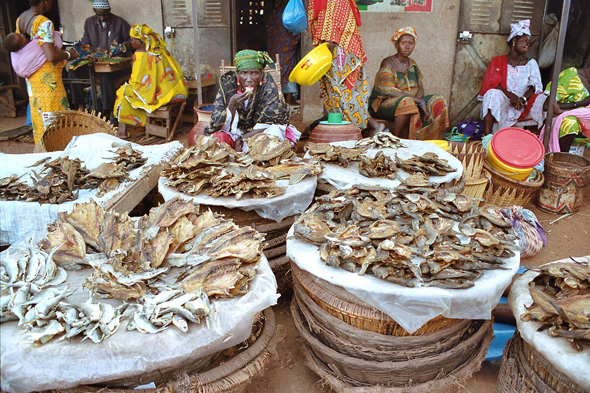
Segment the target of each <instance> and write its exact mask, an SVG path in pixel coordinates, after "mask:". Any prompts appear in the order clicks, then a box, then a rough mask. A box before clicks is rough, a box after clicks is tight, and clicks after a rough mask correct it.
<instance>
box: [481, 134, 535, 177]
mask: <svg viewBox="0 0 590 393" xmlns="http://www.w3.org/2000/svg"><path fill="white" fill-rule="evenodd" d="M490 146H491V148H492V150H493V151H494V155H495V156H496V157H497V158H498V159H499V160H500V161H502V162H503V163H504V164H506V165H509V166H513V167H515V168H523V169H524V168H532V167H534V166H535V165H537V164H538V163H540V162H541V160H542V159H543V156H544V155H545V147H543V143H542V142H541V141H540V140H539V138H537V136H536V135H535V134H533V133H532V132H530V131H527V130H523V129H522V128H516V127H509V128H503V129H501V130H500V131H498V132H496V133H495V134H494V136H493V137H492V140H491V141H490Z"/></svg>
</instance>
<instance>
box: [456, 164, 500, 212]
mask: <svg viewBox="0 0 590 393" xmlns="http://www.w3.org/2000/svg"><path fill="white" fill-rule="evenodd" d="M491 180H492V175H491V174H490V173H489V172H488V171H487V170H485V169H484V170H483V172H482V174H481V176H480V177H479V179H471V180H467V181H466V182H465V188H464V189H463V192H462V193H461V194H463V195H465V196H468V197H471V198H475V199H481V200H480V201H477V205H478V206H481V204H482V202H483V198H484V195H485V193H486V190H487V188H488V186H489V184H490V182H491Z"/></svg>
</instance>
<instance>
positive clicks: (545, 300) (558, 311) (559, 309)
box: [520, 261, 590, 351]
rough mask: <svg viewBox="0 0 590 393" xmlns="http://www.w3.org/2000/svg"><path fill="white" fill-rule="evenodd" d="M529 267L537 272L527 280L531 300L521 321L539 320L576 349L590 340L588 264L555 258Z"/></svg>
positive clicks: (547, 328) (589, 272) (542, 327)
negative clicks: (556, 259) (538, 265)
mask: <svg viewBox="0 0 590 393" xmlns="http://www.w3.org/2000/svg"><path fill="white" fill-rule="evenodd" d="M532 270H537V271H539V274H538V275H537V276H536V277H535V278H534V279H533V280H532V281H531V282H530V283H529V291H530V293H531V297H532V298H533V301H534V302H533V304H531V305H530V306H529V307H527V311H526V312H525V313H523V314H522V315H521V316H520V319H521V320H522V321H525V322H527V321H538V322H541V323H542V326H541V327H540V328H539V331H543V330H547V332H548V333H549V335H551V336H554V337H565V338H566V339H567V340H568V341H569V342H570V343H571V345H572V347H573V348H575V349H576V350H578V351H582V350H583V348H584V345H588V344H590V265H589V264H588V263H581V262H576V261H573V262H557V263H551V264H548V265H545V266H542V267H540V268H533V269H532Z"/></svg>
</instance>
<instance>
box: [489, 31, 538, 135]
mask: <svg viewBox="0 0 590 393" xmlns="http://www.w3.org/2000/svg"><path fill="white" fill-rule="evenodd" d="M529 26H530V21H529V20H521V21H519V22H518V23H512V24H511V25H510V27H511V32H510V35H509V36H508V46H509V47H510V51H509V52H508V54H507V55H501V56H496V57H494V58H493V59H492V61H491V62H490V65H489V66H488V69H487V70H486V73H485V75H484V77H483V83H482V86H481V89H480V90H479V96H478V99H479V100H480V101H482V103H481V118H482V119H483V124H484V132H485V134H486V135H488V134H490V133H491V132H492V127H493V125H494V123H495V122H498V125H499V129H502V128H506V127H511V126H513V125H514V124H515V123H517V122H518V121H520V120H527V119H531V120H534V121H536V122H537V125H538V126H539V127H542V126H543V119H544V114H543V103H544V102H545V96H544V95H543V94H541V93H542V92H543V84H542V82H541V72H540V71H539V65H538V64H537V62H536V61H535V59H529V58H527V57H526V56H525V55H526V53H527V51H528V50H529V46H530V43H531V32H530V30H529Z"/></svg>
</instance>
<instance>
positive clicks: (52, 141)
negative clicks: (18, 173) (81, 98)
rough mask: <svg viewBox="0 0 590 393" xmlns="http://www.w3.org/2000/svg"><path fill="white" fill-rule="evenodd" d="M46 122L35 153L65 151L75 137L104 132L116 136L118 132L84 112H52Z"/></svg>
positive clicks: (97, 117)
mask: <svg viewBox="0 0 590 393" xmlns="http://www.w3.org/2000/svg"><path fill="white" fill-rule="evenodd" d="M48 116H49V118H48V119H47V121H46V125H45V133H44V134H43V136H42V137H41V139H40V140H39V143H38V144H37V146H35V153H42V152H46V151H47V152H50V151H58V150H63V149H65V147H66V146H67V145H68V143H70V141H71V140H72V138H73V137H75V136H78V135H88V134H95V133H97V132H103V133H105V134H110V135H115V134H116V133H117V130H116V128H115V127H113V126H112V124H111V123H110V122H109V121H108V120H107V119H106V118H102V117H100V114H98V115H95V114H94V112H93V113H88V112H84V111H55V112H51V113H50V114H49V115H48Z"/></svg>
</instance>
